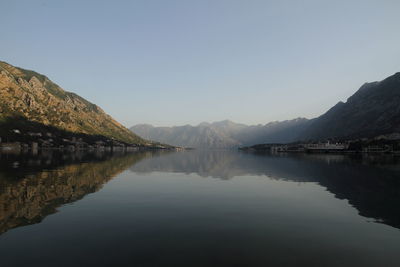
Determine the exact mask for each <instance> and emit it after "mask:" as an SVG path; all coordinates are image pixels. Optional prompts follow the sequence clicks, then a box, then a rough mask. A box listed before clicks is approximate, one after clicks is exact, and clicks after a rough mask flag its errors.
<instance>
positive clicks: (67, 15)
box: [0, 0, 400, 127]
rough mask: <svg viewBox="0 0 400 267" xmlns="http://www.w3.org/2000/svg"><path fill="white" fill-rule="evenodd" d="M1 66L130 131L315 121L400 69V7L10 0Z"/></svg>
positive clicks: (3, 2) (240, 0)
mask: <svg viewBox="0 0 400 267" xmlns="http://www.w3.org/2000/svg"><path fill="white" fill-rule="evenodd" d="M0 10H2V16H1V27H0V60H3V61H6V62H8V63H10V64H12V65H15V66H19V67H22V68H26V69H32V70H35V71H37V72H40V73H42V74H45V75H46V76H48V77H49V78H50V79H51V80H52V81H54V82H55V83H57V84H58V85H60V86H61V87H62V88H64V89H65V90H67V91H72V92H75V93H77V94H79V95H81V96H82V97H84V98H86V99H87V100H89V101H91V102H93V103H95V104H97V105H99V106H100V107H102V108H103V110H105V111H106V112H107V113H108V114H110V115H111V116H113V117H114V118H115V119H117V120H118V121H120V122H121V123H123V124H124V125H125V126H127V127H130V126H132V125H134V124H138V123H149V124H153V125H157V126H172V125H183V124H198V123H200V122H203V121H209V122H212V121H219V120H224V119H230V120H232V121H235V122H240V123H246V124H260V123H262V124H265V123H267V122H270V121H276V120H286V119H293V118H297V117H306V118H313V117H316V116H319V115H321V114H322V113H324V112H325V111H326V110H327V109H329V108H330V107H332V106H333V105H335V104H336V103H337V102H339V101H345V100H346V99H347V98H348V97H349V96H351V95H352V94H353V93H354V92H355V91H356V90H357V89H358V88H359V87H360V86H361V85H362V84H363V83H365V82H370V81H376V80H382V79H384V78H386V77H387V76H390V75H392V74H394V73H396V72H399V71H400V30H399V28H400V15H399V12H400V1H397V0H393V1H389V0H386V1H385V0H376V1H368V0H363V1H351V0H347V1H323V0H319V1H308V0H304V1H295V0H293V1H285V0H283V1H282V0H281V1H278V0H277V1H268V0H261V1H258V0H197V1H194V0H159V1H154V0H136V1H134V0H132V1H111V0H110V1H100V0H95V1H89V0H87V1H74V0H68V1H57V0H49V1H46V0H38V1H36V0H26V1H22V0H0Z"/></svg>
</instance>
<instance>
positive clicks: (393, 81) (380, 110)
mask: <svg viewBox="0 0 400 267" xmlns="http://www.w3.org/2000/svg"><path fill="white" fill-rule="evenodd" d="M396 132H397V133H398V132H400V72H398V73H396V74H394V75H392V76H390V77H388V78H386V79H384V80H382V81H380V82H372V83H365V84H364V85H363V86H361V88H360V89H359V90H358V91H357V92H356V93H355V94H354V95H352V96H351V97H350V98H348V99H347V101H346V102H345V103H343V102H339V103H338V104H336V105H335V106H334V107H332V108H331V109H330V110H328V111H327V112H326V113H325V114H323V115H321V116H320V117H318V118H316V119H314V120H313V122H312V123H311V124H310V126H309V127H307V128H306V129H305V131H304V132H303V133H302V134H301V135H299V137H298V139H301V140H307V139H314V140H319V139H327V138H344V139H348V138H361V137H374V136H377V135H382V134H391V133H396Z"/></svg>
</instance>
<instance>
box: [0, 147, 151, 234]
mask: <svg viewBox="0 0 400 267" xmlns="http://www.w3.org/2000/svg"><path fill="white" fill-rule="evenodd" d="M50 153H51V152H50ZM147 153H148V152H147ZM145 156H149V155H148V154H146V153H131V154H120V155H112V154H104V153H103V154H101V153H100V154H97V155H95V154H91V155H87V154H83V153H81V154H76V153H71V154H57V155H51V154H50V155H41V156H38V157H30V156H28V155H25V156H24V155H19V156H16V155H4V154H3V155H1V157H0V159H1V168H0V233H4V232H6V231H8V230H9V229H12V228H15V227H19V226H23V225H29V224H33V223H38V222H40V221H41V220H43V218H45V217H46V216H48V215H50V214H52V213H55V212H57V208H58V207H60V206H61V205H63V204H66V203H71V202H74V201H77V200H79V199H81V198H83V197H84V196H85V195H87V194H89V193H94V192H96V191H98V190H99V189H101V187H102V185H103V184H105V183H106V182H108V181H109V180H111V179H112V178H113V177H115V175H117V174H118V173H120V172H121V171H123V170H125V169H127V168H128V167H129V166H131V165H132V164H134V163H135V162H137V161H138V160H140V159H142V158H143V157H145ZM63 158H64V160H63ZM65 164H66V165H65ZM63 165H64V166H63Z"/></svg>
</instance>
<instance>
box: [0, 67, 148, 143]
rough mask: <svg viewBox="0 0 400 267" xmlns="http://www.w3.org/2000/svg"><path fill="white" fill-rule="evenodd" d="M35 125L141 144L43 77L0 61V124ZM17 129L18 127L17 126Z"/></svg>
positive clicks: (138, 140)
mask: <svg viewBox="0 0 400 267" xmlns="http://www.w3.org/2000/svg"><path fill="white" fill-rule="evenodd" d="M10 118H11V121H14V122H13V123H14V125H13V127H15V120H14V119H13V118H18V120H20V121H21V123H22V121H23V123H24V124H26V122H35V123H39V124H42V125H44V126H51V127H55V128H57V129H61V130H65V131H68V132H71V133H80V134H87V135H99V136H105V137H108V138H111V139H115V140H118V141H122V142H126V143H129V144H143V143H145V141H144V140H143V139H142V138H140V137H138V136H136V135H135V134H133V133H132V132H131V131H129V130H128V129H127V128H125V127H124V126H123V125H121V124H120V123H118V122H117V121H115V120H114V119H113V118H111V117H110V116H109V115H107V114H106V113H105V112H104V111H103V110H102V109H101V108H99V107H98V106H96V105H95V104H92V103H90V102H89V101H87V100H85V99H83V98H82V97H80V96H78V95H77V94H75V93H71V92H67V91H65V90H63V89H62V88H61V87H60V86H58V85H57V84H55V83H53V82H52V81H51V80H50V79H49V78H47V77H46V76H44V75H42V74H39V73H37V72H34V71H30V70H25V69H21V68H18V67H14V66H12V65H10V64H8V63H6V62H1V61H0V124H1V123H5V122H6V121H10ZM17 126H18V124H17Z"/></svg>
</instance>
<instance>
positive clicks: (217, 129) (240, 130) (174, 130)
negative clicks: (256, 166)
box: [130, 118, 309, 148]
mask: <svg viewBox="0 0 400 267" xmlns="http://www.w3.org/2000/svg"><path fill="white" fill-rule="evenodd" d="M308 123H309V120H307V119H304V118H298V119H294V120H289V121H282V122H271V123H268V124H266V125H252V126H248V125H245V124H239V123H235V122H232V121H229V120H224V121H219V122H213V123H207V122H203V123H200V124H199V125H197V126H191V125H184V126H174V127H154V126H152V125H149V124H138V125H135V126H133V127H131V128H130V129H131V131H133V132H134V133H136V134H138V135H139V136H141V137H142V138H146V139H149V140H153V141H157V142H164V143H168V144H171V145H176V146H185V147H194V148H233V147H238V146H243V145H252V144H256V143H260V142H264V143H286V142H292V141H294V140H295V138H296V137H297V136H298V135H299V134H300V133H301V132H302V131H303V130H304V128H305V127H306V126H307V125H308Z"/></svg>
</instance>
